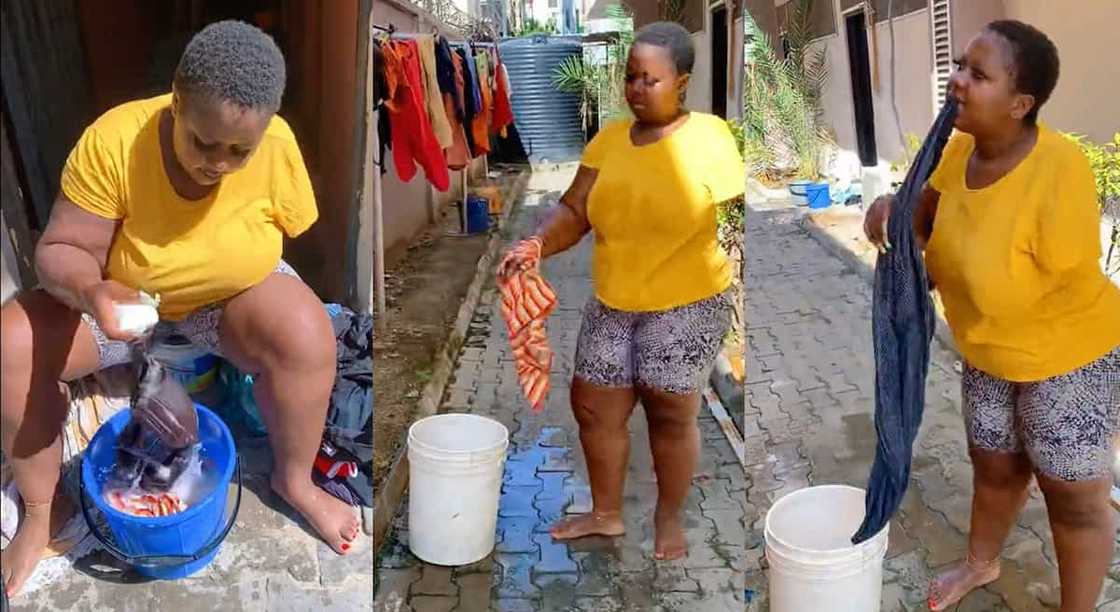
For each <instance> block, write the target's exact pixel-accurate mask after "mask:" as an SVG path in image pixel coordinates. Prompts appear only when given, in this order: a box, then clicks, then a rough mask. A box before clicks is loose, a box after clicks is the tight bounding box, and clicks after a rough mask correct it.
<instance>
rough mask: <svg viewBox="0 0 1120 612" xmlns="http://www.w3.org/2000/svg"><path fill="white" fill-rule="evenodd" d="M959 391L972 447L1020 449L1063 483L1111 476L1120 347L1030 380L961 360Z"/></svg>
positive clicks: (1119, 428) (1119, 411) (1119, 402)
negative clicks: (1006, 377) (1015, 379)
mask: <svg viewBox="0 0 1120 612" xmlns="http://www.w3.org/2000/svg"><path fill="white" fill-rule="evenodd" d="M961 390H962V392H961V395H962V397H963V400H964V416H965V427H966V429H967V431H968V440H969V444H971V445H972V446H973V447H974V448H978V449H982V450H992V451H1002V452H1026V453H1027V455H1028V456H1029V457H1030V459H1031V462H1032V463H1033V464H1034V467H1035V469H1037V470H1038V471H1039V472H1041V473H1042V474H1044V475H1046V476H1050V477H1052V478H1057V479H1060V480H1065V481H1084V480H1094V479H1097V478H1101V477H1104V476H1107V475H1108V474H1109V472H1110V469H1111V466H1112V462H1113V441H1114V439H1115V437H1116V435H1117V433H1120V347H1117V348H1116V349H1113V351H1112V352H1111V353H1109V354H1107V355H1105V356H1104V357H1101V358H1100V359H1098V360H1096V361H1094V362H1093V363H1090V364H1089V365H1087V366H1084V367H1082V368H1079V369H1077V370H1074V371H1073V372H1070V373H1068V374H1063V375H1061V376H1055V377H1053V378H1047V379H1046V380H1043V381H1039V382H1031V383H1015V382H1009V381H1006V380H1000V379H998V378H995V377H993V376H990V375H988V374H985V373H983V372H981V371H979V370H977V369H975V368H973V367H971V366H968V365H967V364H966V365H965V368H964V375H963V377H962V379H961Z"/></svg>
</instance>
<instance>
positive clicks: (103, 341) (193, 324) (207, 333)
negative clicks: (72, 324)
mask: <svg viewBox="0 0 1120 612" xmlns="http://www.w3.org/2000/svg"><path fill="white" fill-rule="evenodd" d="M273 274H287V275H288V276H294V277H296V278H299V274H298V273H297V272H296V271H295V269H294V268H292V267H291V266H290V265H288V263H287V262H285V261H284V260H280V263H279V264H277V265H276V269H275V270H274V271H273ZM230 299H232V298H230ZM227 302H229V300H224V301H221V302H218V303H216V304H210V305H209V306H203V307H202V308H199V309H198V310H196V311H194V312H192V313H191V314H189V315H187V317H186V318H185V319H183V320H182V321H160V323H159V324H158V325H157V327H156V331H155V333H156V334H168V335H169V334H178V335H180V336H183V337H185V338H187V339H188V340H190V341H191V344H193V345H194V346H196V347H198V348H201V349H205V350H206V352H208V353H211V354H213V355H217V356H219V357H220V356H221V355H222V352H221V346H220V344H221V343H220V341H219V336H218V326H219V325H220V324H221V322H222V312H223V310H224V309H225V306H226V303H227ZM82 321H84V322H85V324H86V325H88V326H89V329H90V331H91V332H93V339H94V340H95V341H96V342H97V352H98V355H99V366H98V369H101V370H103V369H105V368H109V367H112V366H115V365H120V364H122V363H128V361H129V351H128V344H127V343H124V342H120V341H119V340H110V339H109V338H107V337H106V336H105V332H103V331H101V328H100V327H98V325H97V321H96V320H95V319H94V318H93V317H92V316H90V315H88V314H82Z"/></svg>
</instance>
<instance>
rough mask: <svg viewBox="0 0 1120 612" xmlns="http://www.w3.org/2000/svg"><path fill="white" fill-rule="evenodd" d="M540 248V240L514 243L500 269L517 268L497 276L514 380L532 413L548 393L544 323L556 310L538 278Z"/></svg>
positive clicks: (546, 287) (549, 354)
mask: <svg viewBox="0 0 1120 612" xmlns="http://www.w3.org/2000/svg"><path fill="white" fill-rule="evenodd" d="M541 246H542V244H541V240H540V239H539V238H535V237H534V238H530V239H528V240H523V241H521V242H520V243H518V244H517V245H516V246H514V247H513V249H512V250H511V251H510V252H509V254H508V255H506V257H505V259H504V260H503V261H502V267H501V269H506V264H507V262H509V261H511V260H520V261H521V262H522V264H521V267H520V269H518V270H514V271H513V272H512V273H511V274H509V275H508V276H504V277H503V276H499V277H498V290H499V291H500V292H501V296H502V318H503V319H505V321H506V331H508V332H509V343H510V346H511V347H512V348H513V357H514V360H515V363H516V365H517V378H518V380H519V381H520V382H521V389H522V391H524V392H525V397H526V398H527V399H528V400H529V405H530V406H532V408H533V412H540V411H541V410H542V409H543V408H544V397H545V395H546V394H547V393H548V372H549V369H550V368H551V367H552V349H551V348H549V346H548V337H547V336H546V335H545V328H544V323H545V321H546V320H547V319H548V315H549V313H551V312H552V310H553V308H555V307H556V293H555V292H554V291H553V290H552V287H550V286H549V285H548V283H547V282H546V281H545V280H544V278H543V277H542V276H541V270H540V264H541Z"/></svg>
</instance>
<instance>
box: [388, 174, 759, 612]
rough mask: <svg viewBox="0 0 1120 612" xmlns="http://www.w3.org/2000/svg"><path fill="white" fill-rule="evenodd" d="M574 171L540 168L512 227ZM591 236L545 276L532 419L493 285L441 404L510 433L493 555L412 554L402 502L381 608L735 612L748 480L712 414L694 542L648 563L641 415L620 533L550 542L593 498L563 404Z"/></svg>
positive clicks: (649, 470)
mask: <svg viewBox="0 0 1120 612" xmlns="http://www.w3.org/2000/svg"><path fill="white" fill-rule="evenodd" d="M573 173H574V167H573V168H568V169H566V170H564V171H560V172H537V173H536V174H534V175H533V177H532V178H531V179H530V183H529V187H528V192H527V196H526V201H525V202H524V206H523V208H522V209H521V210H520V211H518V212H517V213H515V214H516V217H515V219H514V222H513V227H514V230H513V233H514V234H515V235H517V236H520V235H523V234H524V233H526V232H528V231H530V230H531V229H532V227H533V226H534V225H535V223H536V218H537V215H538V213H539V212H540V211H541V210H542V209H543V206H544V205H545V203H547V202H552V201H555V199H556V198H557V197H558V196H559V195H560V192H561V191H562V190H563V189H564V188H566V187H567V185H568V183H569V181H570V179H571V177H572V175H573ZM590 246H591V245H590V242H589V241H585V242H584V243H582V244H581V245H579V246H578V247H576V248H574V249H572V251H570V252H568V253H565V254H563V255H560V256H557V257H555V258H553V259H550V260H549V261H548V262H547V263H546V264H545V266H544V274H545V277H546V278H547V279H548V280H549V282H550V283H551V284H552V285H553V286H554V288H555V289H556V292H557V294H558V295H559V297H560V304H559V306H558V308H557V310H556V311H555V312H554V314H553V315H552V317H551V319H550V320H549V324H548V336H549V341H550V342H551V343H552V346H553V348H554V351H555V355H556V356H555V359H554V364H553V371H552V385H553V387H552V390H551V392H550V394H549V397H548V400H547V402H546V405H545V408H544V411H543V412H542V413H541V414H538V415H534V414H532V412H531V411H530V410H529V408H528V406H527V404H526V403H525V400H524V399H523V397H522V395H521V390H520V388H519V386H518V384H517V378H516V375H515V372H514V369H513V361H512V357H511V355H510V351H509V346H508V340H507V338H506V331H505V325H504V323H503V322H502V320H501V315H500V314H499V313H498V310H497V306H496V300H497V293H496V290H495V289H494V287H493V283H492V282H491V284H490V285H489V286H488V287H487V289H486V290H485V292H484V294H483V297H482V300H481V305H480V307H479V309H478V310H477V311H476V313H475V315H474V319H473V321H472V323H471V330H470V333H469V334H468V339H467V341H466V344H465V347H464V349H463V351H462V353H461V355H460V357H459V361H458V363H457V370H456V374H455V381H454V383H453V384H452V385H451V387H450V389H449V391H448V393H447V395H446V397H445V399H444V402H443V406H442V410H444V411H459V412H470V413H473V414H479V415H483V416H488V417H491V418H494V419H497V420H498V421H500V422H502V423H503V424H505V425H506V426H507V427H508V428H509V430H510V434H511V435H510V451H509V456H508V459H507V463H506V470H505V475H504V479H503V485H502V497H501V502H500V508H499V518H498V527H497V532H498V533H497V546H496V549H495V551H494V553H493V554H491V555H490V556H489V557H487V558H485V559H484V560H482V561H480V562H478V563H475V564H473V565H470V566H465V567H456V568H446V567H439V566H434V565H429V564H425V563H423V562H421V561H420V560H418V559H416V558H415V557H414V556H412V554H411V553H410V552H409V550H408V524H407V500H405V502H404V503H403V504H402V506H401V511H400V512H399V513H398V516H397V519H396V523H395V525H394V529H393V531H392V534H391V535H390V538H389V541H388V542H387V543H386V544H385V549H384V551H383V554H382V557H381V558H380V559H379V560H378V564H377V570H376V571H377V574H378V575H377V583H378V585H379V590H378V593H377V595H376V597H375V602H374V609H375V610H377V611H378V612H405V611H412V612H429V611H436V610H440V611H450V610H458V611H461V612H476V611H483V610H503V611H504V610H510V611H512V610H526V611H529V610H533V611H535V610H545V611H551V610H586V611H592V610H594V611H616V610H634V611H643V612H645V611H650V610H664V611H666V612H668V611H678V610H679V611H691V610H704V611H706V612H707V611H711V612H721V611H724V610H726V611H729V612H731V611H734V612H740V611H742V610H743V608H744V606H745V605H746V604H745V601H744V599H743V597H744V588H743V572H744V570H745V569H746V565H747V551H746V550H745V548H744V547H743V542H744V538H745V536H744V526H745V525H744V523H743V520H742V519H743V513H744V503H745V501H746V482H745V479H744V477H743V470H742V467H741V465H740V464H739V463H738V460H737V459H736V457H735V455H734V453H733V452H732V450H731V447H730V445H729V444H728V442H727V441H726V438H724V435H723V433H722V431H721V430H720V428H719V425H718V423H717V422H716V421H715V419H713V418H712V417H711V416H710V414H708V413H707V411H705V412H704V413H703V416H702V418H701V421H700V427H701V432H702V438H703V441H704V442H703V451H702V459H701V464H700V467H699V469H698V472H697V477H696V478H695V479H694V484H693V488H692V493H691V495H690V498H689V500H688V504H687V507H686V527H687V535H688V538H689V542H690V544H691V551H690V555H689V556H688V558H686V559H684V560H681V561H674V562H667V563H655V562H654V560H653V530H652V525H653V520H652V519H653V517H652V515H653V509H654V503H655V500H656V493H657V490H656V481H655V477H654V472H653V464H652V459H651V456H650V451H649V444H648V440H647V437H646V424H645V419H644V418H643V416H642V413H641V410H640V409H639V410H637V411H635V414H634V418H633V419H631V422H630V429H631V435H632V441H633V443H632V451H631V458H630V464H629V470H628V475H627V483H626V496H625V513H626V519H625V520H626V525H627V534H626V535H625V536H623V537H620V538H617V539H614V540H611V539H606V538H587V539H583V540H579V541H575V542H571V543H558V542H553V541H552V539H551V537H550V536H549V535H548V533H547V529H548V527H549V525H551V524H552V523H553V522H554V521H555V520H557V519H558V518H560V517H561V516H563V515H565V514H570V513H579V512H586V511H588V510H590V507H591V496H590V489H589V488H588V485H587V470H586V466H585V463H584V459H583V453H582V450H581V449H580V446H579V434H578V428H577V426H576V423H575V420H574V418H573V417H572V414H571V411H570V409H569V407H568V400H569V396H568V380H569V379H570V377H571V370H572V358H573V355H574V352H575V343H576V337H577V333H578V331H579V323H580V315H581V309H582V307H583V305H584V303H585V302H586V301H587V299H588V298H589V297H590V296H591V282H590V277H589V274H590V251H591V248H590Z"/></svg>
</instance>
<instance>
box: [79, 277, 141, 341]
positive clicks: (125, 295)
mask: <svg viewBox="0 0 1120 612" xmlns="http://www.w3.org/2000/svg"><path fill="white" fill-rule="evenodd" d="M81 298H82V303H83V305H84V308H83V310H85V311H86V312H88V313H89V314H90V315H91V316H92V317H93V318H94V319H95V320H96V321H97V326H98V327H100V328H101V331H102V332H104V333H105V336H106V337H107V338H109V339H110V340H120V341H123V342H129V341H131V340H134V339H135V338H136V337H137V336H136V334H134V333H132V332H127V331H124V330H122V329H121V327H120V321H118V320H117V315H116V313H115V312H114V311H113V304H139V303H141V302H140V292H139V291H137V290H135V289H130V288H129V287H126V286H124V285H122V284H121V283H118V282H117V281H114V280H103V281H100V282H96V283H93V284H92V285H88V286H86V287H85V288H83V289H82V291H81Z"/></svg>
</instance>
